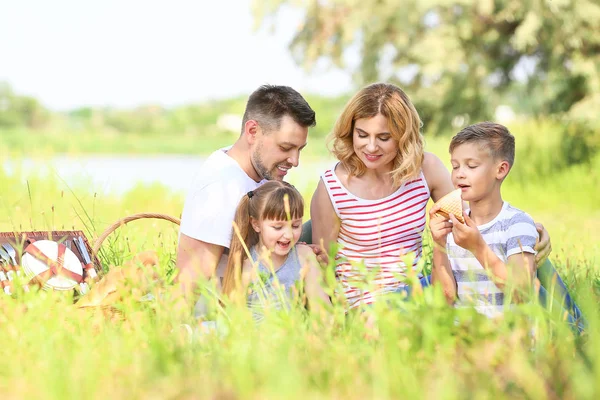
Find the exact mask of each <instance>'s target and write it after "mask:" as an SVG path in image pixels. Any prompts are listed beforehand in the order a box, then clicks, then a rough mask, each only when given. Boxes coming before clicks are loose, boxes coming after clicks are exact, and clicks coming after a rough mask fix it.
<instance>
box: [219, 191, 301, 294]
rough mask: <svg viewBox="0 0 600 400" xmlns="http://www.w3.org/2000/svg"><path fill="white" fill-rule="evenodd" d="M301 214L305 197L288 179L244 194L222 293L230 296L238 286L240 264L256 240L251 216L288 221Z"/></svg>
mask: <svg viewBox="0 0 600 400" xmlns="http://www.w3.org/2000/svg"><path fill="white" fill-rule="evenodd" d="M303 216H304V200H303V199H302V196H301V195H300V193H299V192H298V190H296V188H295V187H293V186H292V185H290V184H289V183H287V182H282V181H269V182H266V183H264V184H263V185H261V186H260V187H258V188H257V189H256V190H254V191H252V193H251V194H250V193H249V194H246V195H244V196H243V197H242V199H241V200H240V202H239V204H238V207H237V209H236V211H235V218H234V221H233V223H234V227H233V234H232V237H231V244H230V246H229V259H228V261H227V269H226V270H225V278H224V280H223V293H224V294H225V295H230V294H231V293H232V292H233V291H234V290H235V289H236V288H238V287H239V286H240V282H241V278H242V264H243V263H244V260H245V259H246V257H247V256H248V254H247V253H246V251H249V250H250V248H251V247H252V246H254V245H256V244H257V243H258V240H259V236H258V233H256V231H255V230H254V229H253V228H252V224H251V222H252V219H254V220H256V221H262V220H265V219H272V220H277V221H291V220H294V219H298V218H302V217H303Z"/></svg>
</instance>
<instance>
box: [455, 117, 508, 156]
mask: <svg viewBox="0 0 600 400" xmlns="http://www.w3.org/2000/svg"><path fill="white" fill-rule="evenodd" d="M465 143H477V144H479V145H481V146H482V147H484V148H486V149H488V150H489V151H490V154H491V155H492V157H494V159H502V160H506V161H508V163H509V165H510V166H511V167H512V166H513V164H514V162H515V137H514V136H513V135H512V134H511V133H510V132H509V130H508V128H507V127H505V126H504V125H500V124H496V123H494V122H479V123H477V124H473V125H469V126H467V127H466V128H464V129H463V130H461V131H460V132H458V133H457V134H456V135H455V136H454V137H453V138H452V140H451V141H450V153H452V152H453V151H454V149H455V148H456V147H457V146H460V145H461V144H465Z"/></svg>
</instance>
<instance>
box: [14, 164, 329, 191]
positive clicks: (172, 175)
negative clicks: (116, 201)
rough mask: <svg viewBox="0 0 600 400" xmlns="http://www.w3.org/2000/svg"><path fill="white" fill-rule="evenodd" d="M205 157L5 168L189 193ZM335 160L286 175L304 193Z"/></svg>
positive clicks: (99, 187) (76, 183) (115, 186)
mask: <svg viewBox="0 0 600 400" xmlns="http://www.w3.org/2000/svg"><path fill="white" fill-rule="evenodd" d="M204 160H205V157H202V156H189V155H169V156H145V157H141V156H140V157H138V156H123V155H118V156H112V155H102V156H77V157H74V156H68V155H61V156H56V157H53V158H51V159H47V160H41V159H30V158H23V159H9V160H4V161H3V168H4V170H5V171H6V173H7V174H9V175H14V174H15V173H18V174H19V175H20V176H21V177H22V179H23V183H25V181H26V180H27V179H28V178H29V177H31V176H41V177H46V176H56V177H57V178H59V179H60V180H62V181H64V182H65V183H66V184H67V185H68V186H69V187H72V188H78V189H81V188H86V187H87V188H88V189H89V191H90V192H91V193H99V194H116V195H119V194H123V193H125V192H127V191H128V190H130V189H132V188H134V187H135V186H137V185H139V184H144V185H151V184H156V183H158V184H161V185H163V186H165V187H167V188H168V189H170V190H171V191H173V192H182V193H185V192H186V191H187V189H188V187H189V185H190V182H191V180H192V179H193V178H194V176H195V174H196V172H197V171H198V169H199V168H200V167H201V165H202V163H203V162H204ZM330 165H332V161H327V160H324V161H319V162H305V163H302V164H301V165H300V167H299V168H293V169H292V170H291V171H290V172H289V175H288V178H287V179H286V180H287V181H288V182H290V183H292V184H294V185H295V186H296V187H297V188H298V190H300V191H301V192H302V193H306V192H307V191H312V190H313V189H314V188H315V187H316V182H317V180H318V177H319V174H320V173H321V172H323V171H324V170H325V168H327V167H328V166H330Z"/></svg>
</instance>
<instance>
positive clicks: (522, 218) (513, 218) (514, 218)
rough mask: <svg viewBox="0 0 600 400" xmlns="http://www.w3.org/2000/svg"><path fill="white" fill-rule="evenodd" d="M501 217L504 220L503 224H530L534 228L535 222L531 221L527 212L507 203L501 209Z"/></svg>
mask: <svg viewBox="0 0 600 400" xmlns="http://www.w3.org/2000/svg"><path fill="white" fill-rule="evenodd" d="M501 217H502V219H503V220H504V221H505V224H507V225H509V226H513V225H516V224H527V225H531V226H532V227H533V229H535V222H534V221H533V218H532V217H531V215H529V214H527V213H526V212H525V211H522V210H520V209H518V208H516V207H513V206H512V205H510V204H508V203H507V204H506V207H505V208H504V209H503V210H502V214H501Z"/></svg>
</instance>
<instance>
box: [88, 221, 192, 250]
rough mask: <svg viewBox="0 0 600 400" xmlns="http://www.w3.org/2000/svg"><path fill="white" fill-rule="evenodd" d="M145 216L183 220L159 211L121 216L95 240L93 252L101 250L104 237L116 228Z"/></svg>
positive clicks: (176, 222) (177, 222)
mask: <svg viewBox="0 0 600 400" xmlns="http://www.w3.org/2000/svg"><path fill="white" fill-rule="evenodd" d="M145 218H156V219H164V220H167V221H170V222H172V223H174V224H176V225H179V224H180V223H181V220H180V219H179V218H175V217H171V216H170V215H166V214H157V213H139V214H133V215H130V216H128V217H125V218H121V219H120V220H118V221H117V222H115V223H114V224H112V225H111V226H109V227H108V228H106V229H105V230H104V232H102V234H101V235H100V236H98V238H97V239H96V240H95V241H94V246H93V247H92V252H93V253H94V254H98V251H99V250H100V247H101V246H102V242H104V239H106V238H107V237H108V236H109V235H110V234H111V233H113V232H114V231H115V230H117V228H119V227H120V226H123V225H126V224H128V223H129V222H131V221H135V220H136V219H145Z"/></svg>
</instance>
